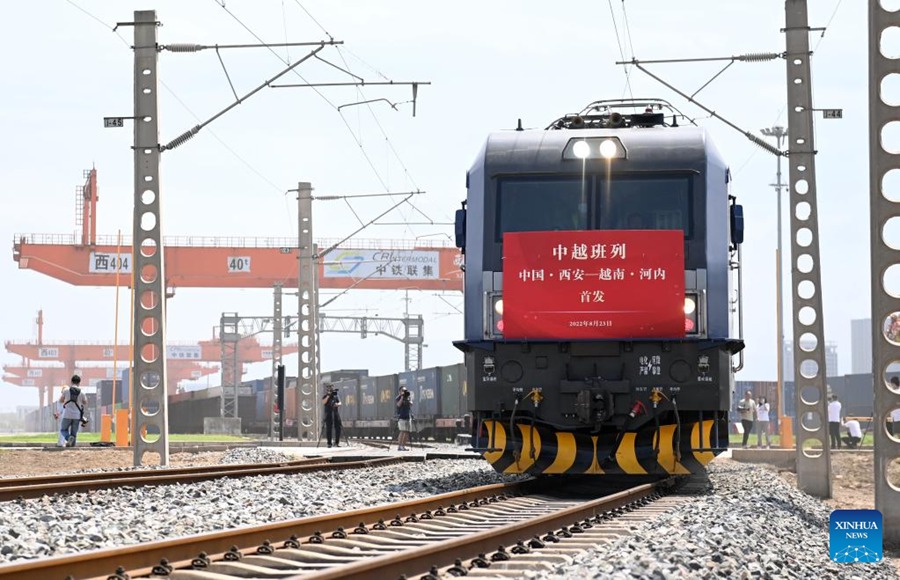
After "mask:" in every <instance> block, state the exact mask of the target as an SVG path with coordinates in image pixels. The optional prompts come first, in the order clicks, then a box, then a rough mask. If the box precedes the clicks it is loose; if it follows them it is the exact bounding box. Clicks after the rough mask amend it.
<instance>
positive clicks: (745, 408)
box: [737, 391, 757, 449]
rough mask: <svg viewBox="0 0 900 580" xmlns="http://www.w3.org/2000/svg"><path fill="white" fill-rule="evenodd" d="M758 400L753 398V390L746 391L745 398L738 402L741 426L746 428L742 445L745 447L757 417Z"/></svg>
mask: <svg viewBox="0 0 900 580" xmlns="http://www.w3.org/2000/svg"><path fill="white" fill-rule="evenodd" d="M756 408H757V405H756V401H754V400H753V392H752V391H747V392H746V393H744V398H743V399H741V400H740V402H738V405H737V410H738V414H740V416H741V426H742V427H743V429H744V440H743V443H742V447H743V448H744V449H746V448H747V440H748V439H749V438H750V433H752V432H753V420H754V419H755V418H756Z"/></svg>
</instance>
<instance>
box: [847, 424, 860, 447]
mask: <svg viewBox="0 0 900 580" xmlns="http://www.w3.org/2000/svg"><path fill="white" fill-rule="evenodd" d="M844 427H845V428H846V429H847V436H846V437H844V438H843V440H844V443H846V444H847V449H856V448H857V447H858V446H859V443H860V441H862V436H863V435H862V430H861V429H860V428H859V421H856V420H850V421H847V422H846V423H844Z"/></svg>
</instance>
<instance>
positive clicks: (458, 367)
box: [439, 364, 466, 417]
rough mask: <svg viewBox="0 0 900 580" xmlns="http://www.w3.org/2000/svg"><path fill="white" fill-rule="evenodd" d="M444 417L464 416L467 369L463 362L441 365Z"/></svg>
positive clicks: (441, 412)
mask: <svg viewBox="0 0 900 580" xmlns="http://www.w3.org/2000/svg"><path fill="white" fill-rule="evenodd" d="M439 370H440V374H441V406H440V413H439V414H440V415H441V416H442V417H462V415H463V409H464V408H465V399H464V397H465V393H464V392H463V388H462V383H463V381H465V380H466V369H465V366H464V365H462V364H455V365H451V366H447V367H440V368H439Z"/></svg>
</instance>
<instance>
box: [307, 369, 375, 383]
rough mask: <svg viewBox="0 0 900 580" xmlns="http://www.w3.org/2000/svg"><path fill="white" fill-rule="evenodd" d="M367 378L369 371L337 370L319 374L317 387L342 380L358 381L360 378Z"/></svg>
mask: <svg viewBox="0 0 900 580" xmlns="http://www.w3.org/2000/svg"><path fill="white" fill-rule="evenodd" d="M367 376H369V371H368V370H366V369H339V370H336V371H326V372H324V373H319V386H320V387H321V386H322V385H324V384H325V383H336V382H338V381H342V380H344V379H356V380H359V379H360V378H361V377H367Z"/></svg>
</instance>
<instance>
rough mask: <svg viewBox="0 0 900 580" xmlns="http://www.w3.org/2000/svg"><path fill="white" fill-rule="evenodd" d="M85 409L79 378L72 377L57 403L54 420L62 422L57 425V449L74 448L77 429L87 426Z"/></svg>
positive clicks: (85, 398) (76, 376)
mask: <svg viewBox="0 0 900 580" xmlns="http://www.w3.org/2000/svg"><path fill="white" fill-rule="evenodd" d="M85 407H87V397H86V396H85V394H84V393H83V392H82V391H81V377H80V376H78V375H72V380H71V384H70V385H69V386H68V387H66V388H64V389H63V391H62V393H61V394H60V396H59V400H58V401H57V407H56V412H55V413H53V418H54V419H59V418H60V417H62V420H61V421H60V423H59V441H60V443H62V444H60V443H57V445H58V446H59V447H75V442H76V441H77V439H78V428H79V427H83V426H85V425H87V423H88V420H87V417H85V415H84V409H85Z"/></svg>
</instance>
